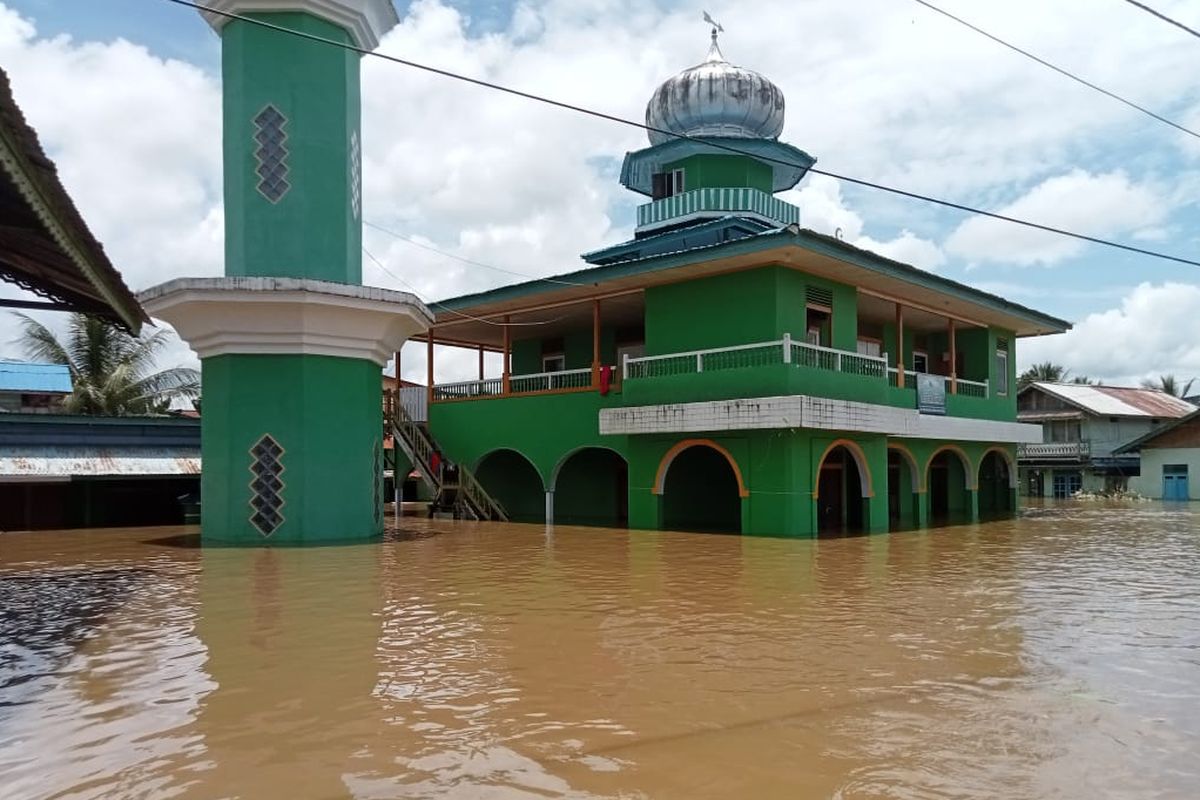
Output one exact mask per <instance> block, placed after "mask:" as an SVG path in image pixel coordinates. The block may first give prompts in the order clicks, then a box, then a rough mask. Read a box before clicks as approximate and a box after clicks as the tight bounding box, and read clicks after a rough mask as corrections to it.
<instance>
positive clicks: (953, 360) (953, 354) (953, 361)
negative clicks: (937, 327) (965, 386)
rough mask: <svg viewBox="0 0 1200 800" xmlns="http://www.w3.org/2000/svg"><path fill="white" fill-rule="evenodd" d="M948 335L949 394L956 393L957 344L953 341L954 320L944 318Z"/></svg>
mask: <svg viewBox="0 0 1200 800" xmlns="http://www.w3.org/2000/svg"><path fill="white" fill-rule="evenodd" d="M946 325H947V327H946V331H947V333H948V334H949V336H950V394H958V345H957V343H956V342H955V341H954V320H952V319H949V320H946Z"/></svg>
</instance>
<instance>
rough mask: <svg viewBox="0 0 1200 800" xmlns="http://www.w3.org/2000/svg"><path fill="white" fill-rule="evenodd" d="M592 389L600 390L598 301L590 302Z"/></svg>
mask: <svg viewBox="0 0 1200 800" xmlns="http://www.w3.org/2000/svg"><path fill="white" fill-rule="evenodd" d="M592 388H593V389H599V388H600V301H599V300H598V299H597V300H593V301H592Z"/></svg>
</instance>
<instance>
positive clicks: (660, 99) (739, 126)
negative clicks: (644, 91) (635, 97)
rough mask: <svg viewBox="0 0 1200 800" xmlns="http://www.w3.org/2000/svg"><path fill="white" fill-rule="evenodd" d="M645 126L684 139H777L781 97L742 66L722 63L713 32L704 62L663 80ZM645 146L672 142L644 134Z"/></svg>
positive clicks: (658, 135)
mask: <svg viewBox="0 0 1200 800" xmlns="http://www.w3.org/2000/svg"><path fill="white" fill-rule="evenodd" d="M646 124H647V125H648V126H650V127H651V128H661V129H663V130H667V131H671V132H672V133H682V134H687V135H688V136H729V137H739V138H749V139H777V138H778V137H779V134H780V133H781V132H782V131H783V92H781V91H780V90H779V87H778V86H776V85H775V84H773V83H771V82H770V81H769V80H767V79H766V78H764V77H763V76H762V75H759V74H758V73H757V72H755V71H754V70H751V69H746V68H744V67H738V66H734V65H733V64H730V63H729V62H728V61H726V60H725V56H723V55H722V54H721V48H720V47H718V46H717V30H716V29H715V28H714V29H713V33H712V46H711V47H709V49H708V57H707V58H706V59H704V63H702V64H697V65H696V66H694V67H689V68H688V69H685V70H684V71H683V72H681V73H679V74H678V75H676V76H674V77H672V78H669V79H667V80H666V81H664V82H663V84H662V85H661V86H659V87H658V89H656V90H655V92H654V95H653V96H652V97H651V98H650V102H649V103H648V104H647V105H646ZM648 135H649V137H650V144H652V145H657V144H662V143H663V142H669V141H671V140H672V138H673V137H671V136H668V135H667V134H665V133H658V132H656V131H649V132H648Z"/></svg>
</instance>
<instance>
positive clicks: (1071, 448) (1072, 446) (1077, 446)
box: [1017, 442, 1092, 461]
mask: <svg viewBox="0 0 1200 800" xmlns="http://www.w3.org/2000/svg"><path fill="white" fill-rule="evenodd" d="M1091 455H1092V445H1091V443H1090V442H1038V443H1035V444H1022V445H1018V446H1017V458H1028V459H1060V460H1063V461H1082V460H1084V459H1087V458H1090V457H1091Z"/></svg>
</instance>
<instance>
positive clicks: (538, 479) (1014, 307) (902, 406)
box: [206, 31, 1069, 536]
mask: <svg viewBox="0 0 1200 800" xmlns="http://www.w3.org/2000/svg"><path fill="white" fill-rule="evenodd" d="M646 122H647V125H648V127H649V128H650V129H651V130H650V134H649V139H650V146H649V147H646V148H645V149H642V150H638V151H637V152H633V153H629V154H627V155H626V157H625V161H624V165H623V167H622V170H621V183H622V184H623V185H624V186H625V187H626V188H628V189H630V190H631V191H633V192H636V193H638V194H641V195H644V196H645V197H646V202H645V203H644V204H643V205H641V206H640V207H638V209H637V225H636V228H635V231H634V237H633V239H631V240H630V241H627V242H625V243H623V244H619V245H616V246H612V247H606V248H604V249H602V250H598V251H596V252H591V253H587V254H585V255H584V256H583V259H584V260H585V261H586V262H587V263H588V265H589V266H588V267H587V268H585V269H582V270H579V271H576V272H572V273H569V274H565V275H560V276H557V278H556V279H555V280H554V281H545V280H538V281H530V282H527V283H520V284H516V285H511V286H505V287H502V288H499V289H495V290H492V291H487V292H483V293H479V294H472V295H466V296H462V297H456V298H453V299H449V300H446V301H443V302H441V303H439V304H437V307H436V309H435V311H436V313H435V315H434V319H433V325H432V326H431V327H430V328H429V329H428V331H427V332H426V333H424V334H418V335H416V336H415V338H417V339H422V340H423V341H425V342H426V346H427V348H428V353H429V359H430V370H429V378H430V381H429V382H430V386H429V387H428V430H429V432H430V433H431V435H432V438H433V440H434V441H435V442H436V445H435V447H436V449H437V450H438V451H439V458H440V457H442V456H444V457H445V458H446V459H448V460H450V461H453V462H458V463H461V464H463V465H465V466H467V467H468V468H469V471H470V472H471V473H473V474H474V475H475V476H476V477H477V479H478V482H479V484H480V485H482V487H483V488H484V489H485V490H486V492H487V493H488V494H490V495H491V496H492V497H493V498H495V500H496V501H497V502H498V503H499V505H500V506H502V507H503V508H504V509H505V511H506V512H507V516H508V517H509V518H511V519H514V520H520V521H529V522H553V523H556V524H585V525H605V526H617V527H623V526H628V527H630V528H639V529H670V530H684V531H692V530H694V531H721V532H734V533H738V532H740V533H743V534H760V535H785V536H815V535H838V534H843V533H851V532H868V533H875V532H884V531H888V530H903V529H913V528H925V527H928V526H933V525H940V524H951V523H955V522H970V521H973V520H977V519H980V518H986V517H989V516H993V515H1003V514H1010V513H1012V512H1013V511H1014V510H1015V508H1016V503H1017V493H1016V486H1017V483H1016V480H1017V471H1016V460H1015V456H1016V448H1017V445H1018V444H1020V443H1023V442H1037V441H1041V430H1040V428H1038V427H1037V426H1032V425H1025V424H1020V423H1018V422H1017V407H1016V385H1015V363H1016V347H1017V342H1018V341H1019V340H1020V339H1021V338H1022V337H1027V336H1039V335H1044V334H1051V333H1059V332H1062V331H1064V330H1066V329H1067V328H1069V324H1068V323H1066V322H1064V321H1062V320H1060V319H1056V318H1054V317H1052V316H1048V315H1046V314H1043V313H1040V312H1038V311H1035V310H1032V309H1029V308H1026V307H1024V306H1021V305H1018V304H1016V303H1013V302H1010V301H1008V300H1005V299H1003V298H1001V297H997V296H995V295H993V294H989V293H986V292H982V291H979V290H977V289H974V288H972V287H970V286H967V285H964V284H961V283H957V282H955V281H952V280H948V279H946V278H942V277H939V276H937V275H934V274H932V273H930V272H927V271H925V270H921V269H918V268H915V267H913V266H910V265H908V264H903V263H899V262H897V261H894V260H891V259H888V258H884V257H882V256H880V255H877V254H875V253H872V252H869V251H867V250H863V249H860V248H857V247H854V246H852V245H850V244H847V243H846V242H844V241H841V240H840V239H839V238H837V237H830V236H825V235H822V234H819V233H816V232H814V231H812V230H807V229H805V228H803V227H802V226H801V211H802V209H799V208H797V207H796V206H794V205H791V204H789V203H787V202H785V201H783V200H781V199H780V198H778V197H777V196H776V195H777V194H778V193H780V192H783V191H785V190H787V189H790V188H792V187H794V186H795V185H796V184H797V183H798V182H799V181H800V180H802V179H803V178H804V176H805V173H806V172H807V171H808V169H809V168H810V167H811V166H812V165H813V163H814V159H813V158H812V157H811V156H810V155H808V154H807V153H805V152H804V151H802V150H800V149H798V148H796V147H793V146H791V145H788V144H785V143H784V142H781V141H779V138H778V137H779V135H780V133H781V132H782V130H783V124H784V96H783V93H782V92H781V91H780V90H779V88H777V87H776V86H775V85H774V84H772V83H771V82H770V81H769V80H767V79H766V78H765V77H763V76H762V75H759V74H758V73H756V72H753V71H751V70H749V69H745V68H743V67H738V66H735V65H733V64H731V63H729V62H728V61H726V60H725V58H724V57H723V55H722V53H721V50H720V48H719V47H718V44H717V38H716V32H715V31H714V33H713V38H712V45H711V48H710V50H709V53H708V56H707V58H706V59H705V60H704V61H703V62H702V63H700V64H699V65H697V66H694V67H691V68H689V69H686V70H684V71H683V72H681V73H679V74H678V75H676V76H674V77H672V78H670V79H669V80H667V81H666V82H665V83H663V84H662V85H661V86H660V87H659V88H658V89H657V90H656V91H655V92H654V94H653V96H652V97H651V99H650V102H649V104H648V106H647V109H646ZM730 148H733V149H734V150H736V152H731V150H730ZM529 323H539V324H536V325H530V324H529ZM435 344H436V345H448V346H454V347H464V348H471V349H474V350H477V351H478V353H479V374H478V377H477V379H476V380H470V381H463V382H456V383H451V384H437V385H434V383H433V366H432V364H433V358H434V345H435ZM488 352H490V353H500V354H502V356H503V358H502V363H503V368H502V372H501V374H500V375H498V376H497V375H487V374H485V371H484V364H485V358H484V354H485V353H488ZM398 442H399V443H400V444H401V445H404V442H403V440H402V437H398ZM411 455H412V456H413V458H414V459H415V460H418V461H420V460H421V459H423V458H425V457H426V456H427V455H428V454H427V453H425V454H422V453H417V452H413V453H411ZM206 472H207V465H206Z"/></svg>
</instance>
